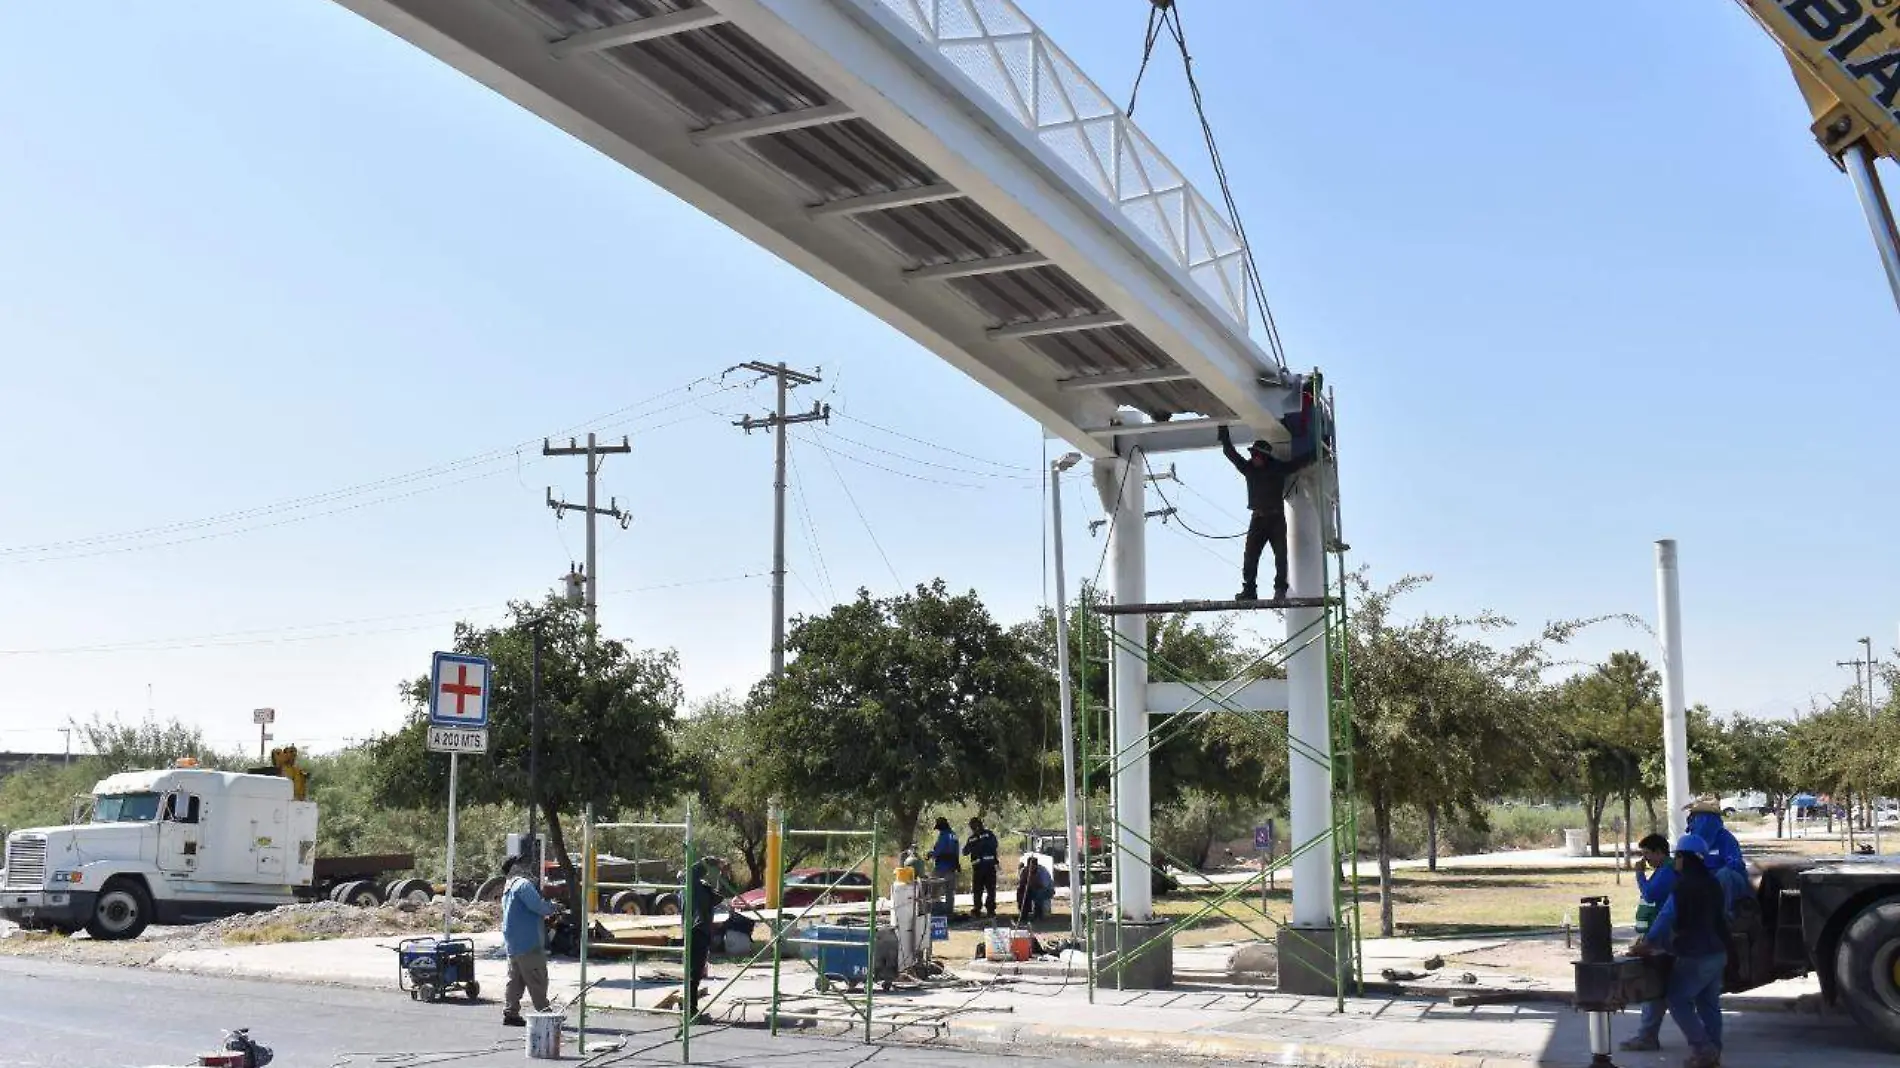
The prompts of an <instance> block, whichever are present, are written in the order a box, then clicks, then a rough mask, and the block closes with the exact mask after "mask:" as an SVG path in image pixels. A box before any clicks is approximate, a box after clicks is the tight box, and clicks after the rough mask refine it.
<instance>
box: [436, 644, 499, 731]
mask: <svg viewBox="0 0 1900 1068" xmlns="http://www.w3.org/2000/svg"><path fill="white" fill-rule="evenodd" d="M493 667H494V665H492V664H490V663H489V662H488V661H487V660H486V659H484V658H483V657H479V656H463V655H462V654H460V653H437V654H435V660H434V661H433V662H432V664H431V665H430V668H429V695H430V697H429V723H430V725H431V726H436V727H459V728H462V729H464V730H479V729H481V728H484V727H486V726H488V688H489V687H488V680H489V676H490V675H491V674H493Z"/></svg>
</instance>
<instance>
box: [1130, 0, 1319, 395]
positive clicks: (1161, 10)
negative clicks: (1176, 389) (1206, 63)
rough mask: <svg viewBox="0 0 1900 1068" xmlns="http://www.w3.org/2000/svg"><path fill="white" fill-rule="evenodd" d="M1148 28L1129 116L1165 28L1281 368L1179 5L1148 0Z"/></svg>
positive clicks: (1281, 352)
mask: <svg viewBox="0 0 1900 1068" xmlns="http://www.w3.org/2000/svg"><path fill="white" fill-rule="evenodd" d="M1149 2H1150V4H1151V6H1150V7H1149V9H1148V28H1147V31H1146V33H1145V35H1144V39H1143V43H1142V49H1141V66H1140V68H1139V69H1137V70H1136V72H1135V85H1134V88H1133V89H1131V90H1130V91H1129V94H1128V110H1127V114H1128V117H1129V119H1131V120H1132V119H1133V118H1134V117H1135V102H1136V99H1137V97H1138V96H1139V94H1140V92H1141V79H1142V76H1143V75H1144V74H1145V73H1146V72H1147V70H1148V61H1149V59H1151V58H1152V57H1153V55H1154V48H1155V44H1156V43H1157V42H1158V41H1159V40H1160V38H1161V32H1162V31H1163V30H1166V31H1167V33H1168V36H1169V38H1170V39H1172V40H1173V41H1174V44H1175V47H1176V48H1177V49H1178V50H1179V51H1180V53H1181V71H1182V73H1183V74H1184V75H1185V76H1186V77H1187V86H1188V95H1189V97H1190V99H1192V101H1193V103H1194V117H1195V119H1196V120H1197V121H1199V123H1200V126H1201V139H1202V140H1203V141H1205V142H1206V143H1207V157H1208V161H1209V163H1211V164H1212V165H1213V168H1214V178H1215V180H1216V181H1217V182H1218V183H1219V185H1220V196H1221V202H1222V204H1224V205H1225V206H1226V208H1227V218H1228V220H1229V221H1230V222H1232V223H1233V226H1234V234H1235V236H1236V237H1238V238H1239V239H1240V254H1241V257H1242V260H1243V262H1244V265H1245V269H1244V272H1243V273H1244V274H1245V275H1246V285H1247V288H1248V290H1249V291H1250V292H1251V293H1252V295H1253V299H1254V303H1256V304H1258V305H1260V317H1261V325H1262V327H1263V329H1264V330H1265V332H1266V336H1267V348H1268V350H1269V351H1270V352H1271V354H1272V356H1273V359H1274V362H1275V363H1277V364H1279V365H1280V367H1281V368H1282V369H1284V368H1285V367H1286V349H1285V347H1284V346H1282V345H1281V344H1280V328H1279V324H1278V323H1276V322H1275V321H1274V318H1273V306H1272V305H1271V304H1269V303H1268V302H1267V290H1266V287H1265V286H1264V285H1263V284H1262V283H1261V281H1260V265H1259V264H1258V263H1257V262H1256V261H1255V260H1254V256H1253V243H1252V242H1251V241H1249V240H1248V239H1247V225H1246V224H1245V223H1244V222H1242V221H1241V218H1240V205H1239V204H1238V203H1237V202H1236V201H1235V200H1234V190H1233V184H1232V183H1231V182H1230V181H1228V178H1227V163H1226V161H1225V160H1223V159H1222V158H1221V154H1220V144H1219V142H1218V141H1217V140H1216V139H1215V137H1214V126H1213V124H1212V123H1211V122H1209V121H1208V119H1207V107H1206V104H1205V102H1204V101H1203V100H1202V97H1201V86H1200V83H1199V82H1197V81H1196V80H1195V78H1194V55H1193V53H1192V52H1190V51H1189V50H1188V43H1187V28H1186V27H1185V26H1184V25H1182V22H1181V9H1180V7H1179V5H1178V4H1176V2H1175V0H1149Z"/></svg>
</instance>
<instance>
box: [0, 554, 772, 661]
mask: <svg viewBox="0 0 1900 1068" xmlns="http://www.w3.org/2000/svg"><path fill="white" fill-rule="evenodd" d="M765 574H766V572H764V571H748V572H745V573H744V574H739V575H721V576H716V577H713V578H700V579H683V580H681V581H678V582H663V583H658V584H654V585H647V586H632V587H627V588H625V589H616V590H606V591H604V592H605V593H606V594H608V595H615V594H623V593H625V594H632V593H655V592H658V591H661V590H675V589H683V588H686V587H690V586H711V585H717V584H720V583H727V582H742V581H745V580H748V579H755V578H759V577H761V576H763V575H765ZM509 603H510V602H507V601H496V602H491V603H489V604H478V605H464V606H462V607H459V608H438V609H434V610H432V611H426V612H403V613H398V614H395V615H383V616H365V617H360V618H356V619H339V620H331V621H329V622H327V623H296V624H287V625H285V626H281V627H253V628H250V629H246V630H235V631H222V632H218V633H213V634H197V635H184V636H179V637H170V638H138V639H130V640H127V641H122V642H102V643H98V644H94V645H72V646H64V647H55V648H44V649H0V656H58V655H73V654H97V653H142V652H167V651H170V650H172V649H197V648H211V647H218V646H227V645H239V646H241V645H283V644H292V643H295V642H302V641H325V640H328V639H331V638H338V637H359V636H363V635H372V634H403V633H408V632H411V631H418V630H432V629H434V628H436V627H439V626H441V625H442V624H441V623H440V622H435V623H424V624H418V625H414V626H403V627H389V628H380V629H375V630H357V631H348V632H342V633H331V634H299V633H297V632H299V631H324V630H329V629H331V628H334V627H356V626H361V625H363V624H368V623H388V622H394V621H398V620H408V619H429V618H434V617H438V616H461V615H463V614H464V613H473V612H487V611H495V610H497V609H502V608H506V607H508V605H509ZM267 635H277V636H276V637H264V636H267Z"/></svg>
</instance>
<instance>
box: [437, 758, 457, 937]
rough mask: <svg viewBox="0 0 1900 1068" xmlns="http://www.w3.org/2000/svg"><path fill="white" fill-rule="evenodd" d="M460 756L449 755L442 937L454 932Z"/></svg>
mask: <svg viewBox="0 0 1900 1068" xmlns="http://www.w3.org/2000/svg"><path fill="white" fill-rule="evenodd" d="M461 759H462V754H460V753H450V754H449V864H448V873H447V877H446V878H444V879H443V881H442V937H443V938H447V937H449V935H450V934H451V933H452V932H453V931H454V930H455V784H456V779H457V777H458V776H457V773H458V772H459V771H460V770H461Z"/></svg>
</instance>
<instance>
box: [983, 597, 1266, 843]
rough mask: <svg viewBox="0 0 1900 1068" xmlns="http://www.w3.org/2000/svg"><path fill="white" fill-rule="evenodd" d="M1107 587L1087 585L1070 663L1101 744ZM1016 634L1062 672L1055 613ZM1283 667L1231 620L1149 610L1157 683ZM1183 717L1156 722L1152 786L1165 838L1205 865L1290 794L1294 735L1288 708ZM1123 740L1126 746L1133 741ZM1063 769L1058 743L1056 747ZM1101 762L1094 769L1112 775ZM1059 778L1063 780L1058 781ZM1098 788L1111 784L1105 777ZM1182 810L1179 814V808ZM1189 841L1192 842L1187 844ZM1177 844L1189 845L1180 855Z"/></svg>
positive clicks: (1248, 675) (1074, 616) (1073, 620)
mask: <svg viewBox="0 0 1900 1068" xmlns="http://www.w3.org/2000/svg"><path fill="white" fill-rule="evenodd" d="M1104 601H1105V597H1104V596H1103V595H1102V592H1101V590H1100V589H1098V588H1096V587H1094V586H1084V587H1083V589H1082V591H1081V594H1080V596H1079V597H1078V598H1077V603H1076V604H1074V605H1072V606H1071V608H1070V619H1069V663H1070V665H1071V668H1072V670H1073V671H1074V672H1075V683H1076V687H1077V689H1076V705H1077V709H1076V710H1077V715H1078V717H1080V716H1087V717H1088V720H1089V723H1088V726H1089V731H1090V733H1091V735H1092V736H1093V737H1094V738H1095V739H1097V740H1098V746H1097V748H1098V750H1099V749H1101V748H1106V745H1105V744H1104V743H1105V742H1106V740H1107V739H1109V738H1110V737H1111V734H1112V732H1111V730H1110V722H1109V721H1110V712H1109V692H1108V672H1107V671H1105V670H1103V669H1102V666H1101V663H1100V662H1101V661H1102V660H1103V659H1105V658H1106V657H1107V656H1109V655H1110V654H1111V651H1112V650H1113V649H1114V640H1113V638H1112V637H1111V635H1110V632H1109V624H1108V620H1107V618H1106V617H1104V616H1103V615H1102V614H1101V613H1099V612H1097V611H1095V610H1094V609H1095V607H1096V606H1098V605H1100V604H1102V603H1104ZM1016 633H1018V634H1019V635H1021V636H1022V637H1023V638H1024V639H1025V640H1026V641H1027V642H1028V643H1029V644H1030V646H1031V647H1032V649H1033V650H1034V654H1035V657H1036V659H1037V662H1038V663H1040V664H1041V665H1042V666H1043V669H1044V670H1045V671H1047V672H1049V673H1050V674H1051V675H1053V674H1054V673H1055V671H1056V666H1057V665H1056V656H1055V648H1056V624H1055V613H1054V612H1052V611H1050V610H1049V609H1046V608H1045V609H1043V610H1042V611H1041V612H1040V613H1039V614H1038V615H1037V617H1036V618H1035V619H1034V620H1031V621H1030V622H1027V623H1024V624H1020V625H1019V626H1018V627H1017V628H1016ZM1283 674H1284V672H1282V671H1281V670H1280V669H1279V668H1278V667H1276V666H1274V665H1273V664H1272V663H1271V662H1270V661H1269V659H1268V658H1266V657H1264V656H1262V652H1261V650H1257V649H1254V648H1251V647H1249V646H1247V645H1245V644H1244V643H1242V642H1241V641H1240V639H1239V638H1238V637H1237V636H1236V634H1235V633H1234V628H1233V627H1232V626H1231V625H1230V624H1225V623H1222V624H1214V625H1206V624H1203V623H1200V622H1198V621H1196V620H1195V619H1194V617H1193V616H1192V615H1191V614H1190V613H1186V612H1177V613H1172V614H1169V615H1157V616H1149V617H1148V675H1149V678H1150V679H1151V680H1152V681H1155V682H1201V683H1218V682H1222V681H1225V680H1228V679H1231V678H1235V677H1240V678H1243V679H1252V678H1278V677H1281V676H1282V675H1283ZM1189 716H1190V719H1188V720H1186V721H1183V722H1180V723H1163V722H1155V723H1154V724H1153V729H1154V732H1155V736H1156V738H1157V739H1158V743H1157V744H1156V745H1155V746H1154V748H1153V750H1152V751H1151V752H1150V753H1149V784H1150V785H1149V790H1150V796H1151V798H1152V800H1153V804H1154V808H1155V810H1156V813H1157V819H1167V820H1169V822H1170V824H1171V826H1173V827H1174V828H1175V829H1176V830H1181V829H1182V828H1194V830H1193V831H1192V832H1191V833H1178V834H1171V835H1170V841H1169V843H1168V844H1170V845H1172V846H1174V847H1175V849H1171V850H1170V852H1174V853H1175V855H1176V857H1177V859H1179V860H1181V861H1182V862H1184V863H1189V864H1193V865H1196V866H1204V865H1205V864H1206V858H1207V853H1208V850H1209V849H1210V848H1211V847H1212V845H1213V842H1214V839H1215V838H1217V837H1219V836H1220V829H1221V828H1222V827H1224V826H1227V825H1230V824H1232V823H1233V822H1235V820H1237V819H1238V818H1239V817H1240V815H1241V814H1242V813H1247V812H1252V811H1254V810H1257V808H1258V807H1259V805H1260V804H1262V803H1266V802H1272V801H1276V800H1277V801H1283V800H1284V799H1285V797H1286V792H1287V778H1286V776H1287V736H1286V714H1285V713H1284V712H1246V713H1239V714H1235V713H1232V712H1223V711H1220V710H1218V709H1216V708H1214V707H1213V706H1212V705H1211V704H1210V705H1207V706H1204V707H1202V708H1200V709H1196V710H1194V711H1193V712H1191V713H1189ZM1126 745H1127V743H1126V742H1124V743H1123V746H1124V747H1126ZM1052 748H1054V750H1055V752H1056V753H1057V754H1058V755H1057V762H1058V764H1057V766H1058V771H1059V761H1060V753H1061V748H1060V744H1059V743H1058V744H1056V745H1055V746H1053V747H1052ZM1107 770H1108V769H1107V768H1105V767H1103V766H1102V765H1100V764H1099V763H1098V764H1097V765H1096V766H1095V767H1094V771H1095V772H1096V773H1097V774H1098V775H1100V776H1101V778H1102V779H1106V775H1105V772H1106V771H1107ZM1054 781H1055V782H1057V783H1059V782H1060V781H1061V780H1060V778H1059V777H1058V778H1056V779H1055V780H1054ZM1099 785H1100V786H1101V787H1102V788H1103V789H1104V790H1105V789H1106V787H1107V783H1106V782H1105V781H1102V782H1100V783H1099ZM1175 809H1179V810H1180V811H1179V812H1174V811H1172V810H1175ZM1190 847H1191V848H1190ZM1176 850H1185V851H1186V852H1187V853H1188V854H1189V855H1186V856H1183V855H1181V854H1180V853H1178V852H1176Z"/></svg>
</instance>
